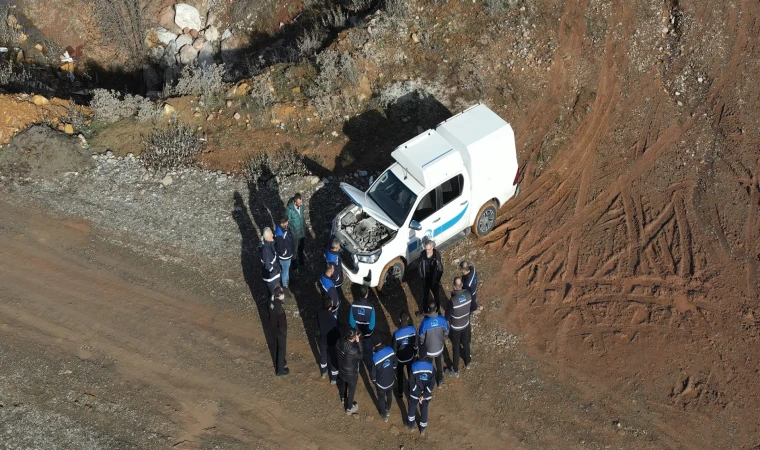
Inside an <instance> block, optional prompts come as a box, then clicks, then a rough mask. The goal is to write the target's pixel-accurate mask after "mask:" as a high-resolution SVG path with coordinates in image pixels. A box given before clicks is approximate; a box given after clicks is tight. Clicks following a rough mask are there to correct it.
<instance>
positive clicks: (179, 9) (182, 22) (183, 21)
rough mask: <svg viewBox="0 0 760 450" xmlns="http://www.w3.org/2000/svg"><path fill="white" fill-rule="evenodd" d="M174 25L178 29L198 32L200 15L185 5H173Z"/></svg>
mask: <svg viewBox="0 0 760 450" xmlns="http://www.w3.org/2000/svg"><path fill="white" fill-rule="evenodd" d="M174 23H175V24H177V26H178V27H180V28H185V27H187V28H190V29H196V30H200V29H201V28H203V27H202V26H201V25H202V23H201V13H200V12H198V10H197V9H195V8H194V7H192V6H190V5H188V4H187V3H177V4H176V5H174Z"/></svg>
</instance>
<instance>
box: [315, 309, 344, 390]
mask: <svg viewBox="0 0 760 450" xmlns="http://www.w3.org/2000/svg"><path fill="white" fill-rule="evenodd" d="M333 307H334V305H333V302H332V300H331V299H329V298H327V299H325V300H324V305H323V307H322V308H320V310H319V312H318V313H317V324H318V325H319V370H320V372H321V374H322V378H325V377H327V375H328V373H329V375H330V384H332V385H334V384H335V383H336V382H337V379H338V361H337V356H336V353H335V346H336V345H337V344H338V339H340V330H338V319H336V318H335V316H334V315H333V311H332V310H333ZM328 371H329V372H328Z"/></svg>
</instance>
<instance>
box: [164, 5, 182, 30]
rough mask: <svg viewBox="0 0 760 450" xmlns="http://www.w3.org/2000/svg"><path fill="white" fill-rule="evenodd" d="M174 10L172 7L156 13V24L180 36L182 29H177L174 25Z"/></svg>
mask: <svg viewBox="0 0 760 450" xmlns="http://www.w3.org/2000/svg"><path fill="white" fill-rule="evenodd" d="M174 15H175V14H174V8H173V7H172V6H167V7H165V8H163V9H161V11H159V13H158V24H159V25H161V27H162V28H164V29H166V30H169V31H171V32H172V33H174V34H182V28H180V27H178V26H177V24H176V23H174Z"/></svg>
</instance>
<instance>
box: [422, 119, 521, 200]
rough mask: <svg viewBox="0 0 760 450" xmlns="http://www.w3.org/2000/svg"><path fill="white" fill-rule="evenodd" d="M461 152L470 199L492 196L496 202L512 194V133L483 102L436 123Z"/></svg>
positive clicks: (514, 172)
mask: <svg viewBox="0 0 760 450" xmlns="http://www.w3.org/2000/svg"><path fill="white" fill-rule="evenodd" d="M436 131H437V132H438V133H439V134H440V135H441V136H442V137H444V138H445V139H446V140H447V141H448V142H450V143H451V145H452V146H453V147H454V148H455V149H457V150H458V151H459V154H461V155H462V160H463V161H464V165H465V167H466V168H467V172H469V173H470V174H473V175H475V174H476V175H477V176H473V180H472V201H473V202H474V203H475V204H482V203H484V202H485V201H487V200H489V199H491V198H493V197H494V189H493V188H494V186H495V185H496V186H500V187H502V186H503V188H502V189H498V190H497V197H496V200H497V201H498V204H499V206H501V205H503V204H504V202H506V201H507V200H509V199H510V198H511V197H512V195H513V194H514V186H513V183H512V179H513V178H514V177H515V176H516V175H517V170H518V165H517V153H516V151H515V133H514V132H513V131H512V127H511V126H509V124H508V123H507V122H506V121H505V120H504V119H502V118H501V117H499V116H498V115H496V113H494V112H493V111H491V110H490V109H488V107H486V106H485V105H482V104H479V105H475V106H473V107H471V108H469V109H466V110H464V111H462V112H461V113H459V114H457V115H455V116H453V117H451V118H450V119H448V120H446V121H445V122H442V123H440V124H439V125H438V126H437V127H436Z"/></svg>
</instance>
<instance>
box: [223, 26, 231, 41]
mask: <svg viewBox="0 0 760 450" xmlns="http://www.w3.org/2000/svg"><path fill="white" fill-rule="evenodd" d="M231 37H232V31H230V29H229V28H228V29H226V30H224V33H222V40H225V39H229V38H231Z"/></svg>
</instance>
